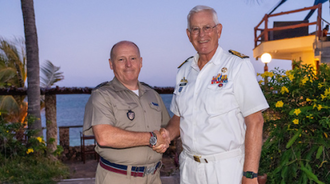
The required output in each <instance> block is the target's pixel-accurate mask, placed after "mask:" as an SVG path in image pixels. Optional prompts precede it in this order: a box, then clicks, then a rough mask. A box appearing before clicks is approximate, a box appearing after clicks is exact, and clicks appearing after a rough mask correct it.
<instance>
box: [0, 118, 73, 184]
mask: <svg viewBox="0 0 330 184" xmlns="http://www.w3.org/2000/svg"><path fill="white" fill-rule="evenodd" d="M31 122H34V118H29V119H28V123H29V125H30V123H31ZM37 133H38V131H37V130H30V129H25V128H24V125H23V124H22V123H8V122H7V121H5V120H4V119H3V118H2V117H1V116H0V135H1V136H0V166H1V167H0V181H1V182H5V183H6V182H8V183H52V181H53V180H54V179H55V178H60V177H67V176H68V174H69V171H68V168H67V167H66V166H65V165H64V164H62V163H61V162H60V161H58V160H54V159H53V158H52V157H50V154H53V155H55V156H57V155H60V154H61V152H62V151H63V148H62V147H61V146H58V147H57V150H55V152H53V153H50V151H49V150H48V149H47V146H46V143H45V141H44V139H43V137H37V136H35V135H37ZM52 141H54V140H52ZM1 182H0V183H1Z"/></svg>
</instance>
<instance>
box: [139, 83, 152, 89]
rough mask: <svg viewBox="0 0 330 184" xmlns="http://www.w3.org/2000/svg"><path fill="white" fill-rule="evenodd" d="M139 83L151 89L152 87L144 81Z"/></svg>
mask: <svg viewBox="0 0 330 184" xmlns="http://www.w3.org/2000/svg"><path fill="white" fill-rule="evenodd" d="M140 84H142V85H144V86H147V87H149V88H151V89H153V87H151V86H150V85H149V84H147V83H145V82H140Z"/></svg>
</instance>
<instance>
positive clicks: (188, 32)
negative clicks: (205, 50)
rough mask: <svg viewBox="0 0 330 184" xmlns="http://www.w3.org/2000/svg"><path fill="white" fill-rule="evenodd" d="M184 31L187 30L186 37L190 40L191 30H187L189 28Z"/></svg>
mask: <svg viewBox="0 0 330 184" xmlns="http://www.w3.org/2000/svg"><path fill="white" fill-rule="evenodd" d="M186 32H187V36H188V38H189V41H190V42H191V39H190V37H191V32H190V31H189V29H186Z"/></svg>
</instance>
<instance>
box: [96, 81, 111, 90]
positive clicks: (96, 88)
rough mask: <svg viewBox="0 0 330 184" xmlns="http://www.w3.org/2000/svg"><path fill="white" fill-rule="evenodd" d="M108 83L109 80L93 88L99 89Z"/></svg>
mask: <svg viewBox="0 0 330 184" xmlns="http://www.w3.org/2000/svg"><path fill="white" fill-rule="evenodd" d="M107 83H108V81H105V82H102V83H101V84H99V85H97V86H96V87H95V88H93V90H94V89H97V88H100V87H102V86H104V85H106V84H107Z"/></svg>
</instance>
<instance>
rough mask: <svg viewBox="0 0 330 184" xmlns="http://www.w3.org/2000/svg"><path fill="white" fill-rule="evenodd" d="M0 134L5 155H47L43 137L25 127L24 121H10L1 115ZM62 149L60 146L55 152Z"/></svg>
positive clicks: (2, 150) (1, 147) (0, 148)
mask: <svg viewBox="0 0 330 184" xmlns="http://www.w3.org/2000/svg"><path fill="white" fill-rule="evenodd" d="M28 121H29V122H33V120H31V119H30V120H28ZM0 135H1V136H0V154H2V155H4V156H5V157H15V156H35V157H38V156H47V152H48V149H47V146H46V143H45V141H44V139H43V137H37V136H36V135H37V131H36V130H29V129H25V128H24V124H22V123H8V122H7V121H5V120H4V119H3V118H2V117H1V116H0ZM61 150H63V149H61V148H60V147H58V150H56V151H55V152H54V153H53V154H56V155H59V154H60V151H61Z"/></svg>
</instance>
